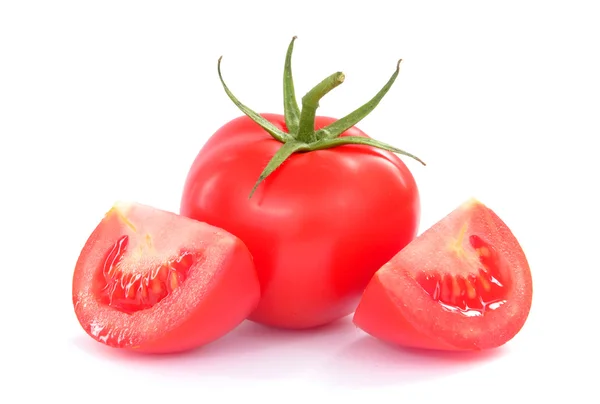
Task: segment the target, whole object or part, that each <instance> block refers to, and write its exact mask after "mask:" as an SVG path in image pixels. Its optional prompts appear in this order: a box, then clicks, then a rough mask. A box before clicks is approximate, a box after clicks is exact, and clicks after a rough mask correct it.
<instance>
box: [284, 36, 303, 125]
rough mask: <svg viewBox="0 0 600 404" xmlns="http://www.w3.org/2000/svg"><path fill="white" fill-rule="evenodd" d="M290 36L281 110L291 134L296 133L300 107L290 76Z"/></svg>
mask: <svg viewBox="0 0 600 404" xmlns="http://www.w3.org/2000/svg"><path fill="white" fill-rule="evenodd" d="M295 40H296V37H295V36H294V37H293V38H292V41H291V42H290V45H289V46H288V50H287V54H286V55H285V66H284V69H283V111H284V116H285V125H286V126H287V129H288V132H289V133H290V134H292V135H295V134H296V133H298V122H299V121H300V108H298V102H297V101H296V91H295V90H294V79H293V76H292V52H293V50H294V41H295Z"/></svg>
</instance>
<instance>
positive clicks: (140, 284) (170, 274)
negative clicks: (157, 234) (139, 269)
mask: <svg viewBox="0 0 600 404" xmlns="http://www.w3.org/2000/svg"><path fill="white" fill-rule="evenodd" d="M127 244H128V237H127V236H123V237H121V238H120V239H119V240H117V242H116V243H115V244H114V245H113V246H112V247H111V249H110V251H109V252H108V254H107V258H106V260H105V262H104V266H103V268H102V275H103V278H104V286H103V287H102V291H101V294H100V295H101V297H102V300H103V302H104V303H105V304H108V305H110V306H112V307H114V308H116V309H119V310H121V311H124V312H128V313H132V312H135V311H138V310H144V309H148V308H150V307H152V306H154V305H155V304H156V303H158V302H160V301H161V300H162V299H164V298H165V297H167V296H168V295H169V293H172V292H173V291H174V290H175V289H176V288H178V287H179V286H181V284H182V282H184V281H185V279H186V278H187V273H188V271H189V269H190V268H191V266H192V265H193V264H194V263H195V261H196V258H195V256H194V255H192V254H190V253H188V252H183V253H182V254H180V255H179V256H177V257H175V258H173V259H171V260H169V261H168V262H165V263H163V264H161V265H159V266H158V267H155V268H151V269H148V271H147V272H145V273H134V274H131V273H124V272H123V271H122V267H121V265H120V262H121V260H122V258H123V256H124V254H125V251H126V248H127Z"/></svg>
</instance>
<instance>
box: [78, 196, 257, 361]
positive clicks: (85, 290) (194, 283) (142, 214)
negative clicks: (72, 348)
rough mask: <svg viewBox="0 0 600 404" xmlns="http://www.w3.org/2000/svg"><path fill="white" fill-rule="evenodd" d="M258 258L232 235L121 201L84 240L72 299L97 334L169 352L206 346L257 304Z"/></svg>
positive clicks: (121, 344)
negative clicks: (85, 241) (256, 267)
mask: <svg viewBox="0 0 600 404" xmlns="http://www.w3.org/2000/svg"><path fill="white" fill-rule="evenodd" d="M259 297H260V285H259V283H258V279H257V277H256V272H255V271H254V265H253V262H252V257H251V255H250V253H249V252H248V249H247V248H246V246H245V245H244V244H243V243H242V242H241V241H240V240H239V239H238V238H236V237H234V236H233V235H231V234H229V233H227V232H225V231H223V230H221V229H217V228H215V227H213V226H210V225H208V224H205V223H200V222H197V221H194V220H190V219H188V218H185V217H182V216H179V215H176V214H174V213H171V212H165V211H161V210H158V209H154V208H152V207H149V206H144V205H140V204H118V205H115V206H114V207H113V208H112V209H111V210H110V211H109V212H108V213H107V214H106V215H105V217H104V218H103V219H102V221H101V222H100V223H99V224H98V226H97V227H96V229H95V230H94V232H93V233H92V234H91V236H90V237H89V239H88V240H87V243H86V244H85V246H84V248H83V250H82V252H81V254H80V256H79V259H78V261H77V264H76V267H75V272H74V276H73V305H74V307H75V313H76V315H77V319H78V320H79V322H80V324H81V326H82V327H83V328H84V330H85V331H86V332H87V333H88V334H89V335H90V336H91V337H92V338H94V339H95V340H97V341H100V342H102V343H104V344H106V345H109V346H111V347H116V348H128V349H132V350H136V351H140V352H150V353H168V352H177V351H184V350H188V349H192V348H196V347H199V346H201V345H204V344H207V343H209V342H211V341H214V340H215V339H217V338H219V337H221V336H223V335H224V334H226V333H227V332H228V331H230V330H231V329H233V328H234V327H236V326H237V325H238V324H239V323H241V322H242V321H243V320H244V319H245V318H246V317H247V316H248V314H249V313H250V312H251V311H252V310H253V309H254V308H255V307H256V304H257V303H258V300H259Z"/></svg>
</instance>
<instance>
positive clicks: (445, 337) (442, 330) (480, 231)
mask: <svg viewBox="0 0 600 404" xmlns="http://www.w3.org/2000/svg"><path fill="white" fill-rule="evenodd" d="M532 292H533V290H532V277H531V271H530V268H529V265H528V262H527V259H526V257H525V254H524V252H523V250H522V248H521V246H520V245H519V243H518V241H517V239H516V238H515V236H514V235H513V233H512V232H511V231H510V229H509V228H508V227H507V225H506V224H505V223H504V222H503V221H502V220H501V219H500V217H498V215H496V213H494V212H493V211H492V210H491V209H489V208H488V207H487V206H485V205H484V204H482V203H481V202H479V201H477V200H475V199H472V200H469V201H468V202H465V203H464V204H463V205H461V206H460V207H458V208H457V209H455V210H454V211H453V212H451V213H450V214H449V215H447V216H446V217H445V218H443V219H441V220H440V221H439V222H437V223H436V224H435V225H433V226H432V227H431V228H430V229H428V230H426V231H425V232H424V233H423V234H421V235H420V236H418V237H417V238H416V239H415V240H413V241H412V242H411V243H410V244H409V245H407V246H406V247H405V248H404V249H403V250H402V251H400V252H399V253H398V254H396V255H395V256H394V258H393V259H391V260H390V261H389V262H388V263H386V264H385V265H384V266H383V267H382V268H381V269H380V270H379V271H377V273H376V274H375V276H374V277H373V279H372V280H371V282H370V283H369V285H368V286H367V288H366V290H365V292H364V295H363V297H362V299H361V302H360V304H359V306H358V308H357V310H356V312H355V314H354V323H355V324H356V325H357V326H358V327H360V328H361V329H363V330H364V331H366V332H367V333H369V334H371V335H373V336H374V337H377V338H379V339H381V340H383V341H386V342H389V343H394V344H399V345H404V346H410V347H418V348H429V349H440V350H480V349H486V348H494V347H498V346H500V345H503V344H505V343H506V342H508V341H509V340H510V339H512V338H513V337H514V336H515V335H516V334H517V333H518V332H519V331H520V330H521V328H522V327H523V325H524V323H525V321H526V319H527V317H528V315H529V311H530V308H531V303H532Z"/></svg>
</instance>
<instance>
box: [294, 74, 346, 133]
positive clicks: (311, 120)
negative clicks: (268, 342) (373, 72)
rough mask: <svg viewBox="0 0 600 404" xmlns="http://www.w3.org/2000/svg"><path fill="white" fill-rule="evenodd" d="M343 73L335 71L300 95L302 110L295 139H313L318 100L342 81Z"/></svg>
mask: <svg viewBox="0 0 600 404" xmlns="http://www.w3.org/2000/svg"><path fill="white" fill-rule="evenodd" d="M344 78H345V76H344V73H342V72H337V73H333V74H332V75H331V76H329V77H327V78H326V79H325V80H323V81H321V82H320V83H319V84H317V85H316V86H314V87H313V88H312V90H310V91H309V92H308V93H306V95H305V96H304V97H302V112H301V113H300V126H299V128H298V135H297V136H296V139H297V140H298V141H300V142H304V143H310V142H312V141H314V140H315V137H314V136H315V115H316V113H317V108H319V101H320V100H321V98H323V97H324V96H325V94H327V93H328V92H330V91H331V90H333V89H334V88H336V87H337V86H339V85H340V84H342V83H343V82H344Z"/></svg>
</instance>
